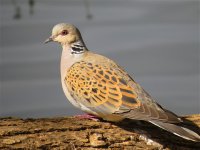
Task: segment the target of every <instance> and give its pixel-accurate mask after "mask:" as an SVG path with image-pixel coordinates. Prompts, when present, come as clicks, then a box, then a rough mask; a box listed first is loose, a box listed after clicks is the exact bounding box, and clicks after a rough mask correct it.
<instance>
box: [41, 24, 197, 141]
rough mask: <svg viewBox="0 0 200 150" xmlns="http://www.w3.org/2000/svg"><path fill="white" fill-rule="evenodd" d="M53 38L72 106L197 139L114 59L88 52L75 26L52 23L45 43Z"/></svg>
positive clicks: (109, 117) (101, 115) (65, 89)
mask: <svg viewBox="0 0 200 150" xmlns="http://www.w3.org/2000/svg"><path fill="white" fill-rule="evenodd" d="M53 41H54V42H58V43H59V44H60V45H61V46H62V54H61V61H60V73H61V83H62V88H63V91H64V93H65V96H66V97H67V99H68V100H69V101H70V102H71V103H72V104H73V105H74V106H75V107H77V108H79V109H81V110H82V111H84V112H86V113H87V114H90V115H94V116H97V117H100V118H102V119H103V120H106V121H111V122H119V121H123V120H124V119H133V120H142V121H147V122H150V123H152V124H154V125H156V126H158V127H160V128H162V129H164V130H166V131H168V132H171V133H173V134H175V135H177V136H179V137H182V138H184V139H186V140H190V141H195V142H200V136H199V135H198V134H197V133H195V132H194V131H192V130H190V129H188V128H185V127H183V126H181V125H180V123H182V122H183V121H182V119H181V118H180V117H179V116H177V115H176V114H175V113H173V112H171V111H169V110H167V109H165V108H164V107H162V106H161V105H159V104H158V103H157V102H156V101H155V100H154V99H153V98H152V97H151V96H150V95H149V94H148V93H147V92H146V91H145V90H144V89H143V88H142V87H141V86H140V85H139V84H138V83H137V82H136V81H135V80H134V79H133V78H132V77H131V76H130V75H129V74H128V73H127V72H126V71H125V70H124V69H123V68H122V67H120V66H119V65H118V64H117V63H116V62H114V61H113V60H111V59H109V58H108V57H105V56H103V55H100V54H97V53H94V52H92V51H90V50H89V49H88V48H87V47H86V45H85V43H84V41H83V38H82V36H81V33H80V31H79V29H78V28H77V27H76V26H74V25H73V24H70V23H59V24H57V25H55V26H54V27H53V29H52V34H51V36H50V37H49V38H48V39H47V40H46V41H45V43H49V42H53Z"/></svg>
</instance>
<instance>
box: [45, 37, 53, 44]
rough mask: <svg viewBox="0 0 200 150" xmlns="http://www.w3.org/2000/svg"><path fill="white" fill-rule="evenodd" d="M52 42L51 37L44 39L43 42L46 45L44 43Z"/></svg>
mask: <svg viewBox="0 0 200 150" xmlns="http://www.w3.org/2000/svg"><path fill="white" fill-rule="evenodd" d="M52 41H53V37H52V36H50V37H49V38H48V39H46V40H45V41H44V43H45V44H46V43H49V42H52Z"/></svg>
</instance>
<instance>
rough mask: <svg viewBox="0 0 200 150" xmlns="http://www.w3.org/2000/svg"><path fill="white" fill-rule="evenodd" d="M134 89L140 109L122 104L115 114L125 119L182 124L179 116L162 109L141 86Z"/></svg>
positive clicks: (135, 86) (136, 85)
mask: <svg viewBox="0 0 200 150" xmlns="http://www.w3.org/2000/svg"><path fill="white" fill-rule="evenodd" d="M134 88H135V92H136V93H137V95H138V97H137V100H138V101H140V102H141V104H140V107H137V108H131V107H128V105H126V106H125V105H123V103H122V105H121V107H120V108H119V110H118V111H116V112H115V114H120V115H122V116H123V117H125V118H129V119H137V120H146V121H149V120H157V121H158V120H159V121H162V122H170V123H179V122H181V119H180V118H179V117H178V116H177V115H175V114H174V113H172V112H170V111H168V110H166V109H164V108H162V107H161V106H160V105H159V104H158V103H156V102H155V101H154V100H153V99H152V98H151V96H150V95H149V94H148V93H147V92H146V91H145V90H144V89H142V88H141V86H140V85H138V84H137V83H135V85H134Z"/></svg>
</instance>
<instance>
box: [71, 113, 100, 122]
mask: <svg viewBox="0 0 200 150" xmlns="http://www.w3.org/2000/svg"><path fill="white" fill-rule="evenodd" d="M74 117H75V118H79V119H89V120H93V121H99V118H98V117H97V116H94V115H90V114H83V115H76V116H74Z"/></svg>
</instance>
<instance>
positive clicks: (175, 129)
mask: <svg viewBox="0 0 200 150" xmlns="http://www.w3.org/2000/svg"><path fill="white" fill-rule="evenodd" d="M149 122H151V123H152V124H154V125H156V126H158V127H160V128H162V129H164V130H167V131H169V132H171V133H173V134H175V135H177V136H180V137H182V138H184V139H186V140H191V141H195V142H200V136H199V135H198V134H197V133H195V132H194V131H192V130H190V129H187V128H184V127H181V126H178V125H175V124H171V123H166V122H158V121H149Z"/></svg>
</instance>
